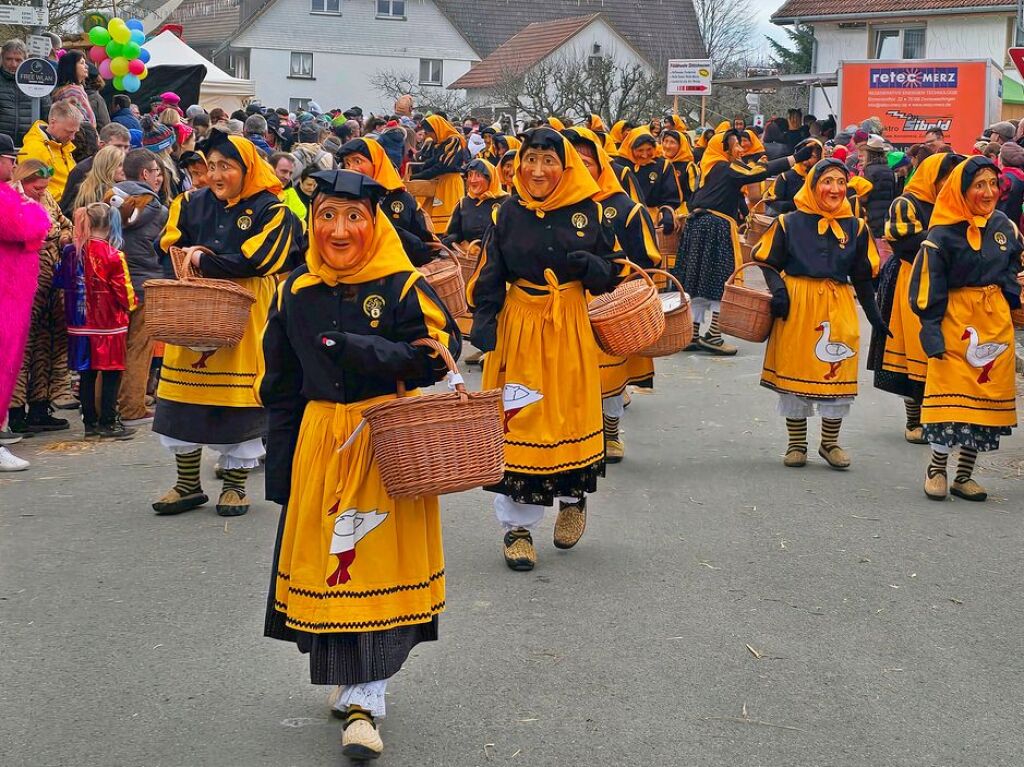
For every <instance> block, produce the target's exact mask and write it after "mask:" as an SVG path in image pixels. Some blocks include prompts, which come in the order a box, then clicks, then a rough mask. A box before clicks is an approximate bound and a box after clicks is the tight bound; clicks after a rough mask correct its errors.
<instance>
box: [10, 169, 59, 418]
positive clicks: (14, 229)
mask: <svg viewBox="0 0 1024 767" xmlns="http://www.w3.org/2000/svg"><path fill="white" fill-rule="evenodd" d="M0 210H2V211H3V216H4V225H3V226H0V317H3V332H2V333H0V413H4V414H6V413H7V407H8V406H9V405H10V404H11V395H12V394H13V392H14V384H15V381H16V380H17V378H18V373H19V371H20V370H21V363H22V361H23V360H24V354H25V343H26V341H27V340H28V330H29V325H30V324H31V316H32V302H33V301H34V300H35V297H36V285H37V280H38V278H39V251H40V249H41V248H42V247H43V240H44V239H45V238H46V235H47V233H48V232H49V231H50V216H49V215H48V214H47V212H46V209H45V208H44V207H43V206H42V205H40V204H39V203H38V202H33V201H32V200H29V199H27V198H23V197H22V196H21V194H20V193H19V192H18V191H17V190H16V189H14V188H13V187H11V186H9V185H7V184H0Z"/></svg>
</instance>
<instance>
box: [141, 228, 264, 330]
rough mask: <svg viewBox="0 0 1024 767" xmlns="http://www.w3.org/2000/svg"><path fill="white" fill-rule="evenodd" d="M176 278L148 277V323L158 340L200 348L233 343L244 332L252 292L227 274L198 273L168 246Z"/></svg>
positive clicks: (180, 252) (185, 257)
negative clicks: (213, 276) (220, 276)
mask: <svg viewBox="0 0 1024 767" xmlns="http://www.w3.org/2000/svg"><path fill="white" fill-rule="evenodd" d="M171 262H172V263H173V264H174V273H175V274H176V275H177V276H178V279H176V280H147V281H146V282H145V283H144V284H143V286H142V287H143V289H144V290H145V291H146V328H147V329H148V330H149V331H150V333H151V334H152V335H153V338H155V339H156V340H157V341H163V342H164V343H168V344H174V345H175V346H189V347H192V348H201V349H220V348H221V347H224V346H234V345H235V344H237V343H238V342H240V341H241V340H242V336H244V335H245V328H246V325H248V323H249V310H250V309H251V307H252V305H253V304H254V303H255V302H256V297H255V296H253V294H252V293H251V292H250V291H248V290H246V289H245V288H243V287H241V286H240V285H238V284H236V283H234V282H232V281H231V280H212V279H208V278H205V277H202V276H201V275H200V274H199V272H198V271H196V269H195V267H193V266H192V265H191V263H190V262H189V258H188V256H187V255H186V253H185V251H184V250H182V249H181V248H171Z"/></svg>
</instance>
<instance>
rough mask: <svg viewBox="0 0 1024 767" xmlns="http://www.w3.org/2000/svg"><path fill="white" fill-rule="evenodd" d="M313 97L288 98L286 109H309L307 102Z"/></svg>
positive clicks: (292, 110)
mask: <svg viewBox="0 0 1024 767" xmlns="http://www.w3.org/2000/svg"><path fill="white" fill-rule="evenodd" d="M312 100H313V99H288V111H289V112H300V111H302V110H304V109H309V102H310V101H312Z"/></svg>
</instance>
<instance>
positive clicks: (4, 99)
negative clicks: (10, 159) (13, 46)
mask: <svg viewBox="0 0 1024 767" xmlns="http://www.w3.org/2000/svg"><path fill="white" fill-rule="evenodd" d="M49 111H50V97H49V96H47V97H45V98H42V99H40V100H39V116H40V117H46V115H47V113H48V112H49ZM31 127H32V99H30V98H29V97H28V96H26V95H25V94H24V93H22V92H21V91H20V90H18V86H17V85H15V84H14V75H12V74H11V73H10V72H8V71H7V70H6V69H0V133H6V134H7V135H8V136H10V137H11V138H12V139H14V145H15V146H20V145H21V138H22V136H24V135H25V134H26V133H28V130H29V128H31Z"/></svg>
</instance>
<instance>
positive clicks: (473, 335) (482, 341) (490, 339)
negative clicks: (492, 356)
mask: <svg viewBox="0 0 1024 767" xmlns="http://www.w3.org/2000/svg"><path fill="white" fill-rule="evenodd" d="M497 334H498V328H497V326H496V325H494V324H493V323H492V324H489V325H487V326H484V325H483V323H476V322H474V323H473V328H472V330H470V331H469V340H470V341H471V342H472V344H473V346H475V347H476V348H477V349H479V350H480V351H482V352H493V351H494V347H495V346H497V345H498V338H497Z"/></svg>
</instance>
